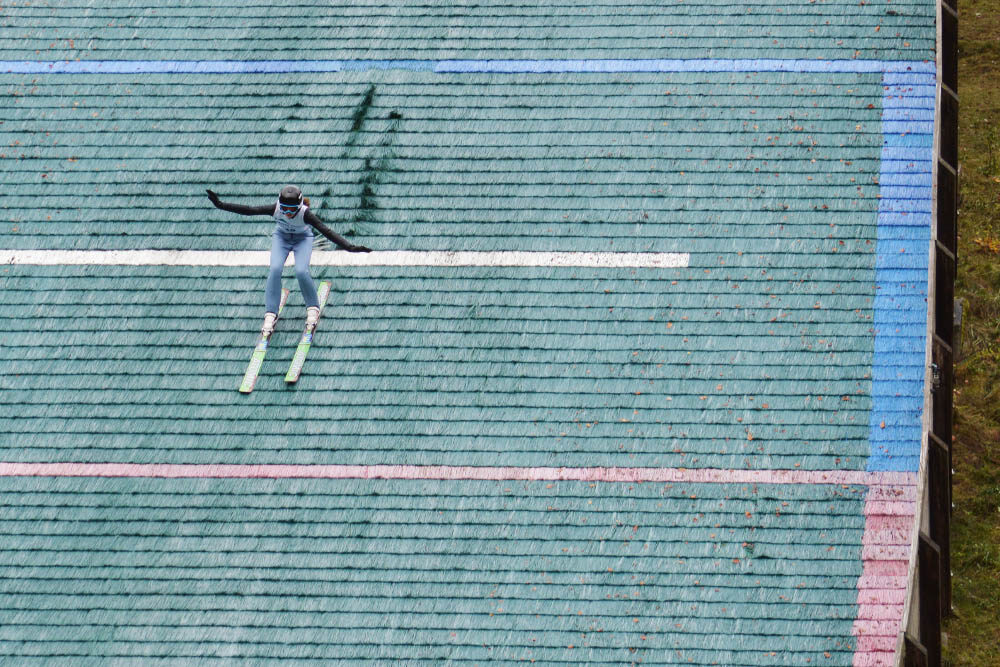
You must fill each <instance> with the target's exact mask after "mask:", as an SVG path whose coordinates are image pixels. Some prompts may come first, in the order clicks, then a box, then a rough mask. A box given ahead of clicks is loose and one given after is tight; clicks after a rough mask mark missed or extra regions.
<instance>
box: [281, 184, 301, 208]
mask: <svg viewBox="0 0 1000 667" xmlns="http://www.w3.org/2000/svg"><path fill="white" fill-rule="evenodd" d="M278 203H280V204H284V205H285V206H301V205H302V190H299V188H298V187H296V186H294V185H286V186H285V187H283V188H281V194H279V195H278Z"/></svg>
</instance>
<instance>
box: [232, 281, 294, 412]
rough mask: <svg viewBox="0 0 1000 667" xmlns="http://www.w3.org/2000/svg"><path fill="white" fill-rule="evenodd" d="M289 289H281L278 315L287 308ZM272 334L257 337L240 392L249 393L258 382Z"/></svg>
mask: <svg viewBox="0 0 1000 667" xmlns="http://www.w3.org/2000/svg"><path fill="white" fill-rule="evenodd" d="M288 293H289V290H287V289H283V290H281V302H280V303H279V304H278V317H279V318H280V317H281V311H282V310H284V309H285V302H286V301H288ZM277 323H278V322H277V320H275V326H277ZM270 340H271V337H270V336H263V335H262V336H260V337H259V338H258V339H257V344H256V345H254V348H253V354H252V355H251V356H250V365H249V366H247V372H246V373H245V374H244V375H243V382H242V383H241V384H240V393H241V394H249V393H250V392H252V391H253V388H254V385H255V384H257V376H258V375H259V374H260V367H261V365H262V364H263V363H264V356H265V355H266V354H267V344H268V342H270Z"/></svg>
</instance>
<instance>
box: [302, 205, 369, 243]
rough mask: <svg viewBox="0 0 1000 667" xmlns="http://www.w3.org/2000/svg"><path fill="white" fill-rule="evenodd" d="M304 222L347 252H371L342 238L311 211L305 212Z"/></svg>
mask: <svg viewBox="0 0 1000 667" xmlns="http://www.w3.org/2000/svg"><path fill="white" fill-rule="evenodd" d="M306 222H307V223H309V224H310V225H312V226H313V227H315V228H316V229H317V230H318V231H319V233H320V234H322V235H323V236H325V237H326V238H328V239H330V240H331V241H333V242H334V243H336V244H337V245H339V246H340V247H341V248H343V249H344V250H346V251H347V252H371V248H366V247H364V246H363V245H354V244H352V243H351V242H350V241H348V240H347V239H345V238H344V237H343V236H341V235H340V234H338V233H337V232H335V231H333V230H332V229H330V228H329V227H327V226H326V225H325V224H323V221H322V220H320V219H319V218H317V217H316V215H315V214H314V213H313V212H312V211H306Z"/></svg>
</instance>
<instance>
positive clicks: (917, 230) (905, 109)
mask: <svg viewBox="0 0 1000 667" xmlns="http://www.w3.org/2000/svg"><path fill="white" fill-rule="evenodd" d="M882 83H883V86H884V91H883V98H882V154H881V161H880V164H881V168H880V174H879V183H880V189H879V196H880V199H879V211H878V240H877V245H876V254H875V284H876V290H875V301H874V306H873V309H874V313H873V324H874V327H875V341H874V356H873V358H872V389H871V392H872V411H871V419H870V421H869V433H870V435H869V442H870V443H871V452H870V455H869V457H868V462H867V466H866V467H867V470H868V471H872V472H873V471H908V472H916V471H917V467H918V466H919V464H920V446H921V440H922V435H923V423H922V420H923V392H924V382H923V380H924V373H925V368H924V365H925V353H926V352H925V348H926V338H927V282H928V261H929V260H928V258H929V254H930V238H931V220H932V211H931V204H932V201H931V192H932V181H931V177H930V174H931V173H932V167H933V131H934V126H933V118H934V97H933V91H934V86H935V78H934V73H933V71H929V72H910V73H905V74H904V73H900V72H898V71H887V72H886V73H885V74H884V75H883V76H882Z"/></svg>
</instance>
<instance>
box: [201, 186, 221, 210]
mask: <svg viewBox="0 0 1000 667" xmlns="http://www.w3.org/2000/svg"><path fill="white" fill-rule="evenodd" d="M205 192H207V193H208V198H209V200H210V201H211V202H212V204H214V205H215V207H216V208H219V204H221V203H222V201H221V200H220V199H219V195H217V194H215V193H214V192H212V191H211V190H205Z"/></svg>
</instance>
